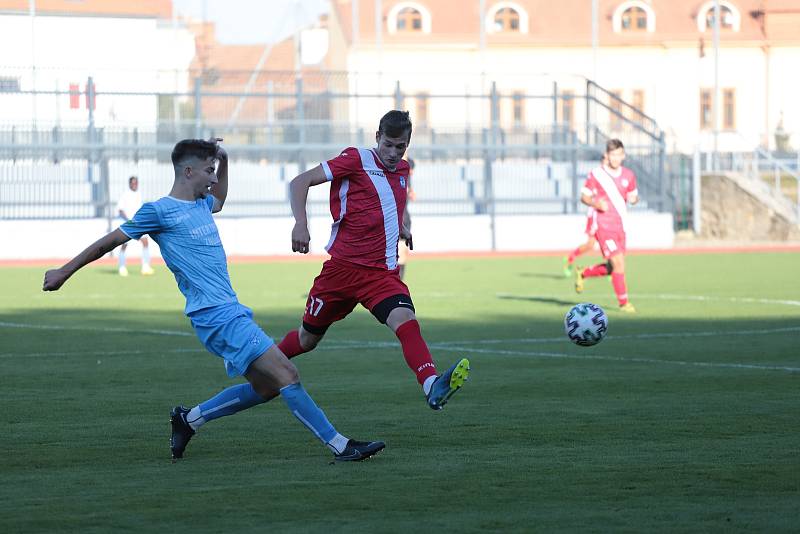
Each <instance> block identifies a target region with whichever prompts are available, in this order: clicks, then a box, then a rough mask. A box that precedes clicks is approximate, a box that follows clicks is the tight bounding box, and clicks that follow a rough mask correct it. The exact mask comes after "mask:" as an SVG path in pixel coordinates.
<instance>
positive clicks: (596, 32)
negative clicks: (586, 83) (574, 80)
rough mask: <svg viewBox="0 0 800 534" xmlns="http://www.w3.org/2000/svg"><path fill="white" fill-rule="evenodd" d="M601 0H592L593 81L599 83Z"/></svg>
mask: <svg viewBox="0 0 800 534" xmlns="http://www.w3.org/2000/svg"><path fill="white" fill-rule="evenodd" d="M598 3H599V0H592V81H593V82H594V83H597V51H598V48H600V24H599V20H598V12H599V11H600V7H599V5H598Z"/></svg>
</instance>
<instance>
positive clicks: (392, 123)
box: [378, 109, 412, 141]
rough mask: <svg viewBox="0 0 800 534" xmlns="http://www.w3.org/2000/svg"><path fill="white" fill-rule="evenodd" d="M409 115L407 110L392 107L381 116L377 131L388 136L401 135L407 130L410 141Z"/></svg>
mask: <svg viewBox="0 0 800 534" xmlns="http://www.w3.org/2000/svg"><path fill="white" fill-rule="evenodd" d="M411 130H412V127H411V117H410V116H409V113H408V111H400V110H397V109H393V110H392V111H390V112H389V113H387V114H386V115H384V116H383V117H381V122H380V123H379V124H378V133H382V134H384V135H386V136H388V137H402V136H403V135H404V134H405V133H406V132H408V140H409V141H411Z"/></svg>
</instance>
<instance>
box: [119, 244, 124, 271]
mask: <svg viewBox="0 0 800 534" xmlns="http://www.w3.org/2000/svg"><path fill="white" fill-rule="evenodd" d="M119 266H120V267H125V249H122V248H121V249H119Z"/></svg>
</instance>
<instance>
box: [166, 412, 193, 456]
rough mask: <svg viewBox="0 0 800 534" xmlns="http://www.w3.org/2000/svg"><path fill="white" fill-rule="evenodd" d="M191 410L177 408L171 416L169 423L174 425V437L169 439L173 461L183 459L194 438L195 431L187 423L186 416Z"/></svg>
mask: <svg viewBox="0 0 800 534" xmlns="http://www.w3.org/2000/svg"><path fill="white" fill-rule="evenodd" d="M188 413H189V409H188V408H185V407H183V406H175V407H174V408H173V409H172V412H170V414H169V422H170V424H171V425H172V436H170V438H169V448H170V449H171V451H172V459H173V461H174V460H177V459H179V458H183V451H184V450H186V445H187V444H188V443H189V440H190V439H192V436H194V433H195V432H194V430H192V427H190V426H189V423H187V422H186V414H188Z"/></svg>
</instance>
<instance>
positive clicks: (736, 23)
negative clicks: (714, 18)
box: [697, 0, 742, 33]
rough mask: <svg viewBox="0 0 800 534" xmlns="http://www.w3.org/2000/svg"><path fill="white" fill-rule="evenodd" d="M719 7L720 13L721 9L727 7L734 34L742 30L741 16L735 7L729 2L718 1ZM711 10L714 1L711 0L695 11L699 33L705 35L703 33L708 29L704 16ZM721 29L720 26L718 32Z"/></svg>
mask: <svg viewBox="0 0 800 534" xmlns="http://www.w3.org/2000/svg"><path fill="white" fill-rule="evenodd" d="M719 7H720V11H722V8H723V7H727V8H728V9H730V10H731V16H732V17H733V24H732V25H731V26H732V28H731V29H732V30H733V31H735V32H738V31H739V30H740V29H741V28H742V14H741V13H740V12H739V10H738V9H737V8H736V6H735V5H733V4H731V3H730V2H726V1H725V0H720V2H719ZM713 9H714V0H711V1H709V2H706V3H705V4H703V5H702V6H700V9H699V10H698V11H697V29H698V30H700V33H705V31H706V30H708V29H709V27H708V22H707V21H706V16H707V15H708V12H709V11H710V10H713ZM721 29H723V28H722V26H720V30H721Z"/></svg>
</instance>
